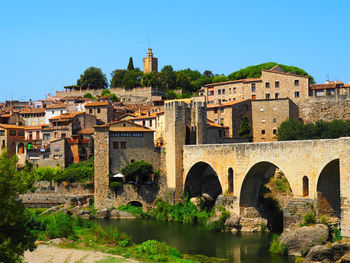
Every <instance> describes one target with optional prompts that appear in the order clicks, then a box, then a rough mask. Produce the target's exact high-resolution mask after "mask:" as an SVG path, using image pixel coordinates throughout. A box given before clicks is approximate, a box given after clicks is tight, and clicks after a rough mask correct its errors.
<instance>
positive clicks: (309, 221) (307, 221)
mask: <svg viewBox="0 0 350 263" xmlns="http://www.w3.org/2000/svg"><path fill="white" fill-rule="evenodd" d="M313 224H316V216H315V214H314V213H307V214H306V215H305V216H304V222H303V223H301V224H300V225H299V226H309V225H313Z"/></svg>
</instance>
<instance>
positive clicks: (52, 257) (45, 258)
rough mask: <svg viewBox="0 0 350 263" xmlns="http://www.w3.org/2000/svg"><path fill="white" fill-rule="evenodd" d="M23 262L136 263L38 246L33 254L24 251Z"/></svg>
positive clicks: (98, 254) (123, 259) (118, 258)
mask: <svg viewBox="0 0 350 263" xmlns="http://www.w3.org/2000/svg"><path fill="white" fill-rule="evenodd" d="M24 260H25V262H27V263H95V262H96V263H122V262H127V263H136V262H138V261H135V260H131V259H126V258H123V257H121V256H114V255H110V254H105V253H102V252H95V251H84V250H77V249H63V248H58V247H55V246H48V245H40V246H38V247H37V249H36V250H34V251H33V252H29V251H26V252H25V253H24Z"/></svg>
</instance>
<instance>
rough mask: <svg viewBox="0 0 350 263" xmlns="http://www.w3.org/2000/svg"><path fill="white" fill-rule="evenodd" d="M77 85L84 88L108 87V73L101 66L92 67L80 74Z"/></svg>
mask: <svg viewBox="0 0 350 263" xmlns="http://www.w3.org/2000/svg"><path fill="white" fill-rule="evenodd" d="M77 85H79V86H81V87H83V88H93V89H105V88H107V87H108V83H107V78H106V75H105V74H103V72H102V70H101V69H100V68H95V67H90V68H88V69H86V70H85V71H84V74H82V75H80V79H78V80H77Z"/></svg>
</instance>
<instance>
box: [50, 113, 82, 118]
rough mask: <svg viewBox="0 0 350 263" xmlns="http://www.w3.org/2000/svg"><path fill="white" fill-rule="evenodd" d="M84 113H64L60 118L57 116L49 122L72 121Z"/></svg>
mask: <svg viewBox="0 0 350 263" xmlns="http://www.w3.org/2000/svg"><path fill="white" fill-rule="evenodd" d="M83 113H84V112H81V111H79V112H67V113H63V114H61V115H59V116H56V117H52V118H50V119H49V120H70V119H73V118H74V117H76V116H78V115H80V114H83Z"/></svg>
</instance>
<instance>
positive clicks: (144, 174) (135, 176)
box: [121, 161, 153, 183]
mask: <svg viewBox="0 0 350 263" xmlns="http://www.w3.org/2000/svg"><path fill="white" fill-rule="evenodd" d="M121 172H122V174H124V175H125V178H126V180H127V181H136V182H140V183H143V182H145V181H147V180H148V178H149V176H150V175H151V174H152V173H153V166H152V164H151V163H148V162H145V161H135V162H133V163H130V164H128V165H126V166H125V167H124V168H122V169H121Z"/></svg>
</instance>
